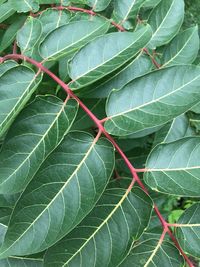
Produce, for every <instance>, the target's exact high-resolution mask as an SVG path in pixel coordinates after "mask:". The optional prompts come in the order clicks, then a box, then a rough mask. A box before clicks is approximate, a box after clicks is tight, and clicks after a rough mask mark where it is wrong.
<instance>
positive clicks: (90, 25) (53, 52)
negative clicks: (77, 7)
mask: <svg viewBox="0 0 200 267" xmlns="http://www.w3.org/2000/svg"><path fill="white" fill-rule="evenodd" d="M109 25H110V22H109V21H107V20H103V19H101V18H99V19H98V20H96V19H95V20H91V21H74V22H71V23H69V24H67V25H63V26H60V27H59V28H57V29H55V30H54V31H52V32H50V33H49V34H48V35H47V36H46V37H45V38H44V40H43V42H42V43H41V45H40V47H39V50H40V54H41V56H42V57H43V58H44V59H45V60H47V59H48V60H55V59H57V58H59V57H62V56H66V55H71V54H73V53H74V52H76V51H77V50H78V49H79V48H81V47H82V46H83V45H85V44H86V43H88V42H89V41H91V39H93V38H95V37H97V36H99V35H102V34H103V33H105V32H107V30H108V28H109Z"/></svg>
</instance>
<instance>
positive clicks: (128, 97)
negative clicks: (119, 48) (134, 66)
mask: <svg viewBox="0 0 200 267" xmlns="http://www.w3.org/2000/svg"><path fill="white" fill-rule="evenodd" d="M183 77H184V79H183ZM199 81H200V68H199V67H196V66H177V67H176V66H175V67H170V68H166V69H162V70H158V71H154V72H152V73H149V74H147V75H145V76H143V77H141V78H138V79H136V80H133V81H132V82H131V83H129V84H127V85H126V86H125V87H123V88H122V89H120V90H114V91H112V92H111V94H110V96H109V98H108V101H107V106H106V114H107V116H108V120H107V121H106V122H105V128H106V130H107V131H108V132H109V133H111V134H114V135H117V136H126V135H129V134H132V133H137V132H140V131H141V130H148V129H149V128H152V127H156V126H161V125H163V124H164V123H166V122H168V121H170V120H172V119H173V118H175V117H177V116H179V115H180V114H182V113H185V112H186V111H187V110H189V109H190V108H191V107H192V106H194V105H195V104H196V103H198V102H199V100H200V94H199V88H200V85H199V84H200V83H199ZM177 103H179V104H178V105H177Z"/></svg>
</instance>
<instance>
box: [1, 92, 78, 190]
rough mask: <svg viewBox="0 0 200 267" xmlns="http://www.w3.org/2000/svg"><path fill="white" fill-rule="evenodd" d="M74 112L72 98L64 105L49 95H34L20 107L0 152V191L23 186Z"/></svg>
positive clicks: (70, 121)
mask: <svg viewBox="0 0 200 267" xmlns="http://www.w3.org/2000/svg"><path fill="white" fill-rule="evenodd" d="M76 113H77V102H76V101H75V100H70V101H68V102H67V104H66V103H63V102H62V101H61V100H60V99H57V98H56V97H53V96H49V97H37V98H36V100H35V101H34V102H32V103H31V104H30V105H28V106H27V108H25V109H23V112H22V113H21V114H20V115H19V116H18V117H17V119H16V121H15V122H14V123H13V125H12V126H11V128H10V130H9V132H8V134H7V136H6V139H5V141H4V143H3V146H2V149H1V151H0V193H4V194H6V193H9V194H10V193H16V192H19V191H22V190H23V189H24V188H25V186H26V185H27V184H28V183H29V181H30V180H31V179H32V178H33V176H34V175H35V173H36V171H37V170H38V168H39V167H40V165H41V164H42V162H43V161H44V160H45V158H46V157H47V156H48V155H49V153H51V152H52V150H53V149H54V148H55V147H56V146H57V145H58V144H59V143H60V141H61V140H62V139H63V136H64V135H65V133H66V132H67V131H68V130H69V129H70V127H71V125H72V123H73V120H74V119H75V116H76ZM13 153H14V155H12V154H13ZM11 155H12V157H11Z"/></svg>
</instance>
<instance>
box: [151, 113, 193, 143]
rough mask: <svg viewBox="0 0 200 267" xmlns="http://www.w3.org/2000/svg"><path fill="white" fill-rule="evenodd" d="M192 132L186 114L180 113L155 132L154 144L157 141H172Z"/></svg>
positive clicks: (190, 134)
mask: <svg viewBox="0 0 200 267" xmlns="http://www.w3.org/2000/svg"><path fill="white" fill-rule="evenodd" d="M194 134H195V132H194V130H193V129H192V128H191V127H190V125H189V120H188V118H187V116H186V115H185V114H182V115H180V116H178V117H177V118H175V119H174V120H173V121H171V122H169V123H167V124H166V125H165V126H164V127H162V128H161V129H160V130H159V131H157V132H156V134H155V139H154V146H155V145H157V144H159V143H169V142H173V141H176V140H178V139H181V138H183V137H187V136H192V135H194Z"/></svg>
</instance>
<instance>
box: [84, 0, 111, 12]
mask: <svg viewBox="0 0 200 267" xmlns="http://www.w3.org/2000/svg"><path fill="white" fill-rule="evenodd" d="M110 2H111V0H86V4H87V5H88V6H90V7H92V9H93V10H94V11H96V12H99V11H102V10H104V9H106V7H107V6H108V5H109V4H110Z"/></svg>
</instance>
